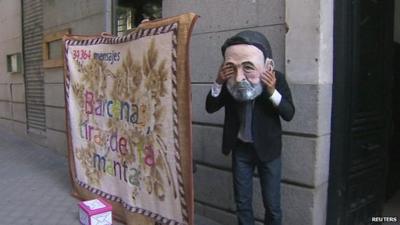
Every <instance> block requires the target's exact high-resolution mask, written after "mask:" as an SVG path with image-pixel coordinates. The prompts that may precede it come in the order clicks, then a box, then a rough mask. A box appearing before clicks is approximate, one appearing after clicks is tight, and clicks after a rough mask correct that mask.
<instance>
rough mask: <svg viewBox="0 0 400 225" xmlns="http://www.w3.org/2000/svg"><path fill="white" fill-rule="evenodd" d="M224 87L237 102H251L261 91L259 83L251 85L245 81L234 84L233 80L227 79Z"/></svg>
mask: <svg viewBox="0 0 400 225" xmlns="http://www.w3.org/2000/svg"><path fill="white" fill-rule="evenodd" d="M226 87H227V88H228V91H229V93H230V94H231V95H232V97H233V98H234V99H235V100H237V101H239V102H245V101H251V100H253V99H255V98H256V97H257V96H259V95H260V94H261V93H262V90H263V89H262V85H261V83H258V84H251V83H250V82H249V81H247V80H242V81H240V82H236V81H235V80H234V79H229V80H228V82H227V85H226Z"/></svg>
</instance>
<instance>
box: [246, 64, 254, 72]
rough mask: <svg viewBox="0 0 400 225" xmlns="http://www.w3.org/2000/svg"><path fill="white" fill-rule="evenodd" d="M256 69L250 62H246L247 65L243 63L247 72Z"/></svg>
mask: <svg viewBox="0 0 400 225" xmlns="http://www.w3.org/2000/svg"><path fill="white" fill-rule="evenodd" d="M255 69H256V68H255V67H254V66H253V65H250V64H245V65H243V70H244V72H246V73H250V72H253V71H254V70H255Z"/></svg>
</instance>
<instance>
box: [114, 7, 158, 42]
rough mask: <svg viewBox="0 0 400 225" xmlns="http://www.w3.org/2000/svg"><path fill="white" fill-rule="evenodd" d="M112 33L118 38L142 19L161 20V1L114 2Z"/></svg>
mask: <svg viewBox="0 0 400 225" xmlns="http://www.w3.org/2000/svg"><path fill="white" fill-rule="evenodd" d="M114 2H115V3H114V4H115V5H114V19H113V21H114V26H113V28H114V29H113V33H114V34H117V35H118V36H120V35H123V34H125V33H126V32H127V31H129V30H131V29H133V28H135V27H137V26H138V25H139V24H140V22H141V21H142V20H143V19H150V20H154V19H158V18H161V7H162V0H135V1H133V0H115V1H114Z"/></svg>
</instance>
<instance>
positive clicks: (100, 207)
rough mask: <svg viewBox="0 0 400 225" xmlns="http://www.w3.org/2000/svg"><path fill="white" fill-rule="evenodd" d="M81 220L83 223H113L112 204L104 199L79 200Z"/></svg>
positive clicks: (89, 224) (93, 224) (86, 224)
mask: <svg viewBox="0 0 400 225" xmlns="http://www.w3.org/2000/svg"><path fill="white" fill-rule="evenodd" d="M78 205H79V221H80V222H81V224H83V225H112V206H111V205H110V204H108V203H107V202H106V201H104V200H102V199H93V200H89V201H83V202H79V204H78Z"/></svg>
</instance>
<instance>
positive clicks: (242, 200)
mask: <svg viewBox="0 0 400 225" xmlns="http://www.w3.org/2000/svg"><path fill="white" fill-rule="evenodd" d="M255 167H257V170H258V173H259V176H260V184H261V193H262V198H263V204H264V208H265V218H264V220H265V222H264V224H265V225H281V224H282V210H281V204H280V203H281V202H280V200H281V191H280V189H281V188H280V183H281V158H280V157H278V158H277V159H274V160H272V161H269V162H262V161H260V160H259V159H258V157H257V154H256V151H255V149H254V147H253V145H252V144H247V143H243V142H240V141H239V142H238V144H237V146H236V148H235V149H234V150H233V153H232V169H233V187H234V194H235V203H236V213H237V218H238V221H239V225H254V215H253V207H252V198H253V174H254V169H255Z"/></svg>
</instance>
